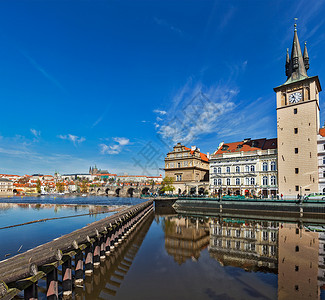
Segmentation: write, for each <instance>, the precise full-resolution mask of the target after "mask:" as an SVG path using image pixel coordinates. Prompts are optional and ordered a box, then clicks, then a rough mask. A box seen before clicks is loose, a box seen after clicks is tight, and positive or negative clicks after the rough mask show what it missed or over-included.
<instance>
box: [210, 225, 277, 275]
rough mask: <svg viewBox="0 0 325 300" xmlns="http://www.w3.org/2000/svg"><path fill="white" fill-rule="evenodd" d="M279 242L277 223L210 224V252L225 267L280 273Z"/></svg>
mask: <svg viewBox="0 0 325 300" xmlns="http://www.w3.org/2000/svg"><path fill="white" fill-rule="evenodd" d="M277 243H278V225H277V223H273V222H261V223H255V222H247V221H246V222H244V221H240V220H237V221H233V220H229V221H223V222H222V223H219V222H211V224H210V247H209V252H210V255H211V256H212V257H214V258H216V259H217V260H218V261H219V262H220V263H221V264H222V265H230V266H235V267H240V268H243V269H245V270H248V271H258V270H261V271H266V270H267V271H268V272H276V270H277V257H278V254H277Z"/></svg>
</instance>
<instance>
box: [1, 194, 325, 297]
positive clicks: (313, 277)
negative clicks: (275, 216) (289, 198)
mask: <svg viewBox="0 0 325 300" xmlns="http://www.w3.org/2000/svg"><path fill="white" fill-rule="evenodd" d="M86 198H88V197H85V198H83V199H76V198H75V199H71V198H65V199H64V198H60V199H59V200H58V199H42V201H40V199H39V198H38V199H36V198H35V199H33V200H32V199H30V198H28V199H27V201H26V202H28V201H35V203H36V202H42V204H41V205H37V204H24V205H20V204H19V205H18V204H8V203H2V204H1V205H0V227H3V226H7V225H13V224H14V223H23V222H27V221H30V220H36V219H41V218H49V217H53V216H54V217H57V216H59V217H61V216H72V215H75V214H82V213H88V212H95V211H96V212H102V211H105V210H106V211H107V210H110V209H112V208H115V209H117V208H118V207H120V206H125V205H132V204H136V203H139V202H141V201H142V200H141V199H136V198H107V197H93V198H88V199H86ZM10 200H11V202H12V200H13V199H9V201H10ZM14 200H15V202H19V201H20V200H19V199H14ZM5 201H6V202H8V200H5ZM51 201H55V204H53V203H48V204H45V203H46V202H51ZM78 201H80V202H81V201H82V202H83V205H77V204H76V202H78ZM72 202H74V203H72ZM57 203H61V205H60V204H57ZM62 203H66V204H69V205H63V204H62ZM86 203H87V204H86ZM98 203H101V204H102V206H98V205H96V204H98ZM108 214H111V213H108ZM108 214H105V213H104V214H92V215H88V216H82V217H75V218H68V219H59V220H52V221H46V222H42V223H34V224H31V225H24V226H21V227H15V228H10V229H0V240H1V241H6V243H1V246H0V254H1V255H2V256H1V257H2V259H3V256H4V255H5V254H8V253H11V254H12V255H13V254H15V251H16V252H17V249H19V247H20V245H23V248H22V249H21V251H25V250H26V249H28V248H31V247H34V246H35V244H40V243H43V242H45V241H48V240H51V239H53V238H55V237H58V236H60V235H62V234H65V233H67V232H71V231H72V230H75V229H78V228H80V227H82V226H84V225H86V224H87V223H90V222H93V221H95V220H98V219H99V218H103V217H105V216H107V215H108ZM323 226H324V224H315V223H312V222H309V223H302V222H301V220H300V222H299V223H295V222H293V221H290V222H289V221H285V220H281V219H279V220H272V221H266V220H265V218H262V217H261V218H258V217H255V218H254V219H251V218H245V217H240V218H238V217H229V216H228V217H224V218H222V217H220V216H202V215H201V216H199V217H198V214H195V213H193V212H191V213H184V212H182V213H179V214H178V213H177V212H176V211H174V210H172V209H171V210H168V211H160V210H157V211H156V213H152V214H151V215H149V216H148V218H147V220H146V221H145V222H144V223H143V224H142V226H141V227H139V228H138V229H137V232H135V233H134V234H133V235H131V236H130V237H129V238H128V239H127V240H126V241H125V242H124V243H123V244H122V246H121V248H120V249H119V251H117V252H116V253H114V254H113V255H111V256H110V257H108V258H107V259H106V260H105V261H104V262H101V266H100V267H99V268H98V269H95V270H94V274H93V276H89V277H87V278H86V280H85V284H84V286H83V287H82V288H81V287H79V288H76V289H75V293H74V298H75V299H116V300H117V299H158V300H159V299H225V300H228V299H295V300H296V299H325V297H324V288H325V273H324V272H325V229H324V228H325V227H323ZM13 229H14V230H13ZM26 236H27V238H26ZM16 240H19V242H17V241H16ZM5 244H8V245H5ZM0 280H1V274H0ZM39 286H40V288H39V298H40V299H45V295H44V288H45V286H46V283H45V281H44V280H41V281H40V282H39Z"/></svg>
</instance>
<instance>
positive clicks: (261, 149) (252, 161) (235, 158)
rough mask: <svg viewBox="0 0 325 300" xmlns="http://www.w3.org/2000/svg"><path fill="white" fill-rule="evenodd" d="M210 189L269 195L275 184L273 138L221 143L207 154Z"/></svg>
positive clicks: (249, 194)
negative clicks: (209, 154)
mask: <svg viewBox="0 0 325 300" xmlns="http://www.w3.org/2000/svg"><path fill="white" fill-rule="evenodd" d="M209 174H210V193H212V194H217V195H245V196H258V197H259V196H263V197H272V196H276V194H277V193H278V186H277V140H276V139H257V140H251V139H246V140H244V141H241V142H235V143H227V144H225V143H221V144H220V145H219V148H218V149H217V150H216V151H215V152H214V153H213V154H212V155H211V157H210V172H209Z"/></svg>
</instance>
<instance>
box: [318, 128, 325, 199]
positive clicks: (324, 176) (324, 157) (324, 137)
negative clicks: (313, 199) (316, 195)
mask: <svg viewBox="0 0 325 300" xmlns="http://www.w3.org/2000/svg"><path fill="white" fill-rule="evenodd" d="M317 153H318V191H319V192H320V193H325V128H321V129H320V130H319V134H318V136H317Z"/></svg>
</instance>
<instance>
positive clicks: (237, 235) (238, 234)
mask: <svg viewBox="0 0 325 300" xmlns="http://www.w3.org/2000/svg"><path fill="white" fill-rule="evenodd" d="M236 237H238V238H239V237H240V230H239V229H237V230H236Z"/></svg>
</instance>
